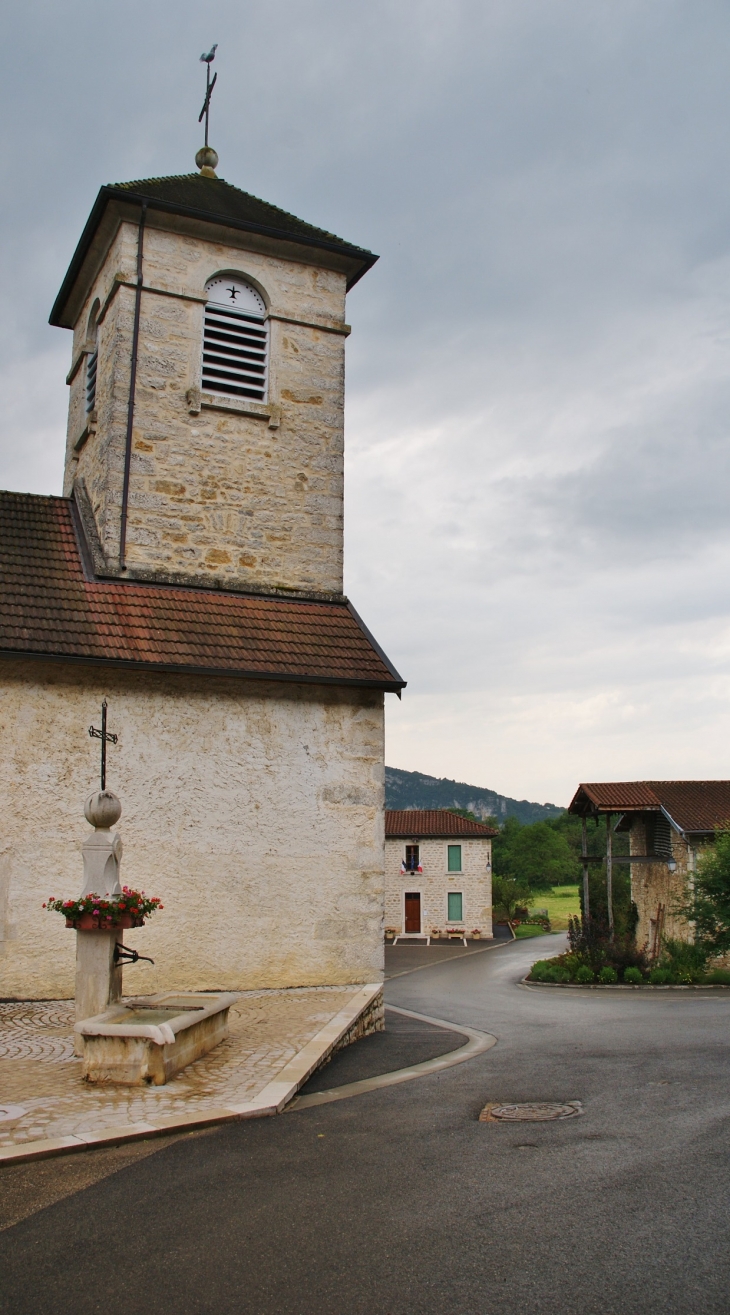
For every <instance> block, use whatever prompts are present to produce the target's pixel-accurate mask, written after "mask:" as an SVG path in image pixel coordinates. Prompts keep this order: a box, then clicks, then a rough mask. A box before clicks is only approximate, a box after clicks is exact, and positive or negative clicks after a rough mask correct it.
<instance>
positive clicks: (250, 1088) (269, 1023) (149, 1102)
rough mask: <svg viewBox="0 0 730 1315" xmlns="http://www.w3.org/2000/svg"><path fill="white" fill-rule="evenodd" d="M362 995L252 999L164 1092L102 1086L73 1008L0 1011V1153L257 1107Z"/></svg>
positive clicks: (344, 992) (50, 1003)
mask: <svg viewBox="0 0 730 1315" xmlns="http://www.w3.org/2000/svg"><path fill="white" fill-rule="evenodd" d="M360 989H361V988H360V987H302V988H300V989H296V990H281V991H245V992H242V993H241V997H240V999H239V1000H237V1001H236V1003H235V1004H234V1005H232V1006H231V1010H230V1013H229V1016H228V1018H229V1026H230V1034H229V1036H228V1038H227V1039H226V1040H225V1041H222V1042H221V1043H220V1045H218V1046H216V1048H215V1050H212V1051H211V1052H210V1054H209V1055H204V1056H203V1058H202V1059H198V1060H196V1062H195V1063H194V1064H190V1065H189V1066H188V1067H187V1068H186V1069H183V1070H182V1072H181V1073H178V1074H177V1075H176V1077H174V1078H173V1079H172V1080H171V1081H170V1082H168V1083H166V1084H165V1085H164V1086H162V1087H94V1086H90V1085H88V1084H87V1083H85V1082H83V1080H82V1078H81V1060H80V1059H77V1057H76V1056H75V1055H74V1047H73V1023H74V1006H73V1001H72V1000H43V1001H37V1000H36V1001H28V1002H24V1003H14V1004H0V1106H3V1105H15V1106H21V1107H22V1109H23V1110H24V1111H25V1113H24V1114H23V1115H22V1116H21V1117H20V1118H19V1119H18V1120H17V1122H13V1123H8V1122H5V1123H4V1122H0V1147H3V1146H12V1145H18V1144H20V1143H22V1142H27V1141H34V1140H36V1139H37V1138H47V1137H69V1136H74V1135H83V1136H93V1135H94V1134H96V1133H98V1132H99V1131H101V1129H103V1128H108V1127H109V1126H110V1125H114V1124H129V1123H156V1122H158V1121H160V1120H162V1119H165V1118H179V1117H181V1116H183V1115H187V1114H190V1116H191V1118H194V1117H196V1115H197V1114H198V1113H199V1112H203V1111H205V1110H209V1109H216V1108H218V1107H219V1106H221V1105H229V1104H239V1103H243V1102H244V1101H250V1100H253V1099H254V1097H255V1096H256V1095H257V1094H258V1092H260V1091H261V1090H262V1089H263V1088H264V1087H265V1086H266V1085H267V1083H269V1082H271V1081H272V1079H273V1078H275V1077H276V1075H277V1073H278V1072H280V1070H281V1069H282V1068H283V1067H284V1065H285V1064H288V1063H289V1061H290V1060H291V1059H293V1058H294V1056H295V1055H296V1054H298V1052H299V1051H300V1050H301V1049H302V1048H303V1047H304V1046H305V1045H306V1044H307V1042H308V1041H311V1039H312V1037H314V1036H316V1034H317V1033H318V1032H319V1031H321V1029H322V1028H323V1027H325V1025H326V1024H327V1023H329V1022H330V1020H331V1019H332V1018H334V1016H335V1014H337V1013H339V1011H340V1010H341V1009H343V1008H344V1007H345V1005H346V1004H347V1003H348V1001H350V1000H352V999H353V997H354V996H355V995H356V994H357V992H358V991H359V990H360Z"/></svg>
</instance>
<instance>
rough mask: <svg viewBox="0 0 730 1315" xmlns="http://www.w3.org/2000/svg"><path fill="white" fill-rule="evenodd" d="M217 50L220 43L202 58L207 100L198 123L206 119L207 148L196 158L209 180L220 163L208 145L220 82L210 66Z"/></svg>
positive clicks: (201, 170) (213, 176) (203, 148)
mask: <svg viewBox="0 0 730 1315" xmlns="http://www.w3.org/2000/svg"><path fill="white" fill-rule="evenodd" d="M217 49H218V43H217V42H216V44H215V45H214V46H211V48H210V50H209V51H208V53H207V55H201V56H200V62H201V64H205V100H204V101H203V108H202V110H201V111H200V114H199V115H198V123H202V122H203V119H205V146H203V147H202V149H201V150H199V151H198V153H197V155H196V157H195V163H196V164H197V166H198V168H199V170H200V172H201V173H202V174H205V175H206V177H208V178H215V176H216V174H215V166H216V165H217V163H218V155H217V153H216V152H215V151H214V150H213V147H212V146H209V145H208V121H209V118H210V98H211V96H212V95H213V88H214V86H215V84H216V82H217V81H218V74H217V73H214V74H213V77H212V78H211V76H210V66H211V64H212V63H213V60H214V59H215V52H216V50H217Z"/></svg>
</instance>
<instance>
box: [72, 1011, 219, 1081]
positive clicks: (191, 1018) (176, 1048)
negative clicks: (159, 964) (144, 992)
mask: <svg viewBox="0 0 730 1315" xmlns="http://www.w3.org/2000/svg"><path fill="white" fill-rule="evenodd" d="M237 999H238V995H237V994H235V993H232V992H220V993H217V994H211V995H208V994H202V993H201V994H200V995H194V994H187V993H186V992H182V993H181V992H179V991H178V992H174V991H167V992H164V993H163V994H161V995H149V996H142V997H138V998H137V999H132V1000H129V1001H127V1003H126V1004H117V1005H112V1006H111V1007H110V1008H109V1009H107V1010H105V1012H104V1013H103V1014H96V1015H94V1017H92V1018H85V1019H83V1021H82V1022H80V1023H77V1024H76V1027H75V1031H76V1033H77V1035H78V1036H79V1038H80V1040H81V1043H82V1047H83V1050H82V1057H83V1065H84V1066H83V1076H84V1079H85V1081H86V1082H100V1083H116V1084H119V1085H123V1086H128V1087H141V1086H145V1085H148V1084H154V1085H155V1086H161V1085H162V1084H163V1083H164V1082H167V1081H168V1080H169V1079H170V1078H171V1077H173V1076H174V1074H175V1073H179V1072H180V1069H182V1068H185V1067H186V1065H188V1064H192V1062H193V1060H195V1059H199V1058H200V1056H201V1055H207V1053H208V1051H209V1050H212V1049H213V1047H214V1046H217V1045H218V1043H219V1042H220V1041H223V1040H224V1038H225V1037H227V1036H228V1010H229V1009H230V1007H231V1005H232V1004H233V1003H234V1002H235V1001H236V1000H237Z"/></svg>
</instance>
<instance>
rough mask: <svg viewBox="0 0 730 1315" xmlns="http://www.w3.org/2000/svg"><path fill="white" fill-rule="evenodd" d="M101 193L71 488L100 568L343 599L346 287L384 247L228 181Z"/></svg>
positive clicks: (81, 294)
mask: <svg viewBox="0 0 730 1315" xmlns="http://www.w3.org/2000/svg"><path fill="white" fill-rule="evenodd" d="M208 156H210V157H211V158H212V157H215V152H213V151H209V152H208V154H207V156H206V159H205V160H202V159H201V160H200V161H199V163H202V165H203V167H202V169H201V171H200V173H198V174H190V175H185V176H182V177H171V178H156V179H148V180H146V181H143V182H133V183H122V184H116V185H113V186H106V187H102V189H101V191H100V192H99V195H98V197H97V199H96V202H95V204H94V208H93V210H92V212H91V215H90V217H89V220H88V223H87V225H86V227H85V229H84V232H83V234H82V237H81V240H80V242H79V245H78V247H77V250H76V252H75V255H74V257H73V260H72V262H71V265H70V267H69V270H68V273H67V275H66V277H65V279H64V282H63V286H62V288H61V291H60V293H59V295H58V298H57V300H56V304H55V306H54V308H53V312H52V315H51V324H55V325H58V326H61V327H64V328H69V329H72V330H73V355H72V363H71V369H70V371H69V375H68V383H69V385H70V404H69V420H68V437H67V446H66V467H65V485H64V492H65V494H66V496H71V495H73V497H74V501H75V504H76V509H77V513H78V518H79V522H80V525H81V526H82V527H83V535H84V538H85V540H86V544H87V548H88V555H89V561H90V563H91V565H92V566H93V570H94V572H95V574H96V575H97V576H99V577H104V578H109V577H119V578H122V579H127V580H135V579H136V580H155V581H160V582H168V583H172V584H194V585H198V586H200V585H203V586H212V587H217V588H222V589H228V590H230V589H232V590H245V591H246V592H251V591H253V592H257V591H258V592H262V593H267V594H271V593H285V594H290V595H294V596H309V597H311V596H315V597H316V596H319V597H322V596H325V597H328V598H332V597H337V596H340V595H341V593H342V555H343V410H344V349H345V339H346V336H347V334H348V333H349V328H348V326H347V324H346V323H345V294H346V292H347V290H348V288H350V287H352V285H353V284H354V283H355V282H357V280H358V279H359V278H360V277H361V276H362V275H363V274H364V273H365V272H366V271H367V270H368V269H369V268H370V267H371V266H372V265H373V264H374V262H375V260H376V259H377V257H376V256H374V255H372V254H371V253H370V252H368V251H364V250H362V249H361V248H359V247H354V246H352V245H351V244H349V243H347V242H344V241H342V239H340V238H337V237H334V236H333V235H332V234H330V233H327V232H324V231H323V230H321V229H318V228H315V227H313V226H312V225H311V224H307V223H305V222H303V221H302V220H300V219H297V218H295V217H294V216H293V215H290V214H287V213H286V212H285V211H283V210H279V209H278V208H277V207H275V206H273V205H269V204H268V203H266V202H264V201H260V200H258V199H257V198H256V197H253V196H250V195H248V194H247V193H246V192H242V191H240V190H239V189H238V188H236V187H233V186H231V184H229V183H227V182H224V181H223V180H222V179H219V178H217V177H216V175H215V173H214V166H215V163H217V157H215V158H214V160H213V166H212V167H211V160H210V159H209V158H208Z"/></svg>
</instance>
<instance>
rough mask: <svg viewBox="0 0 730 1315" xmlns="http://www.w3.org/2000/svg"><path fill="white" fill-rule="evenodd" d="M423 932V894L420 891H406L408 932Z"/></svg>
mask: <svg viewBox="0 0 730 1315" xmlns="http://www.w3.org/2000/svg"><path fill="white" fill-rule="evenodd" d="M420 930H421V894H420V891H418V890H416V891H408V890H407V891H406V931H415V932H420Z"/></svg>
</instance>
